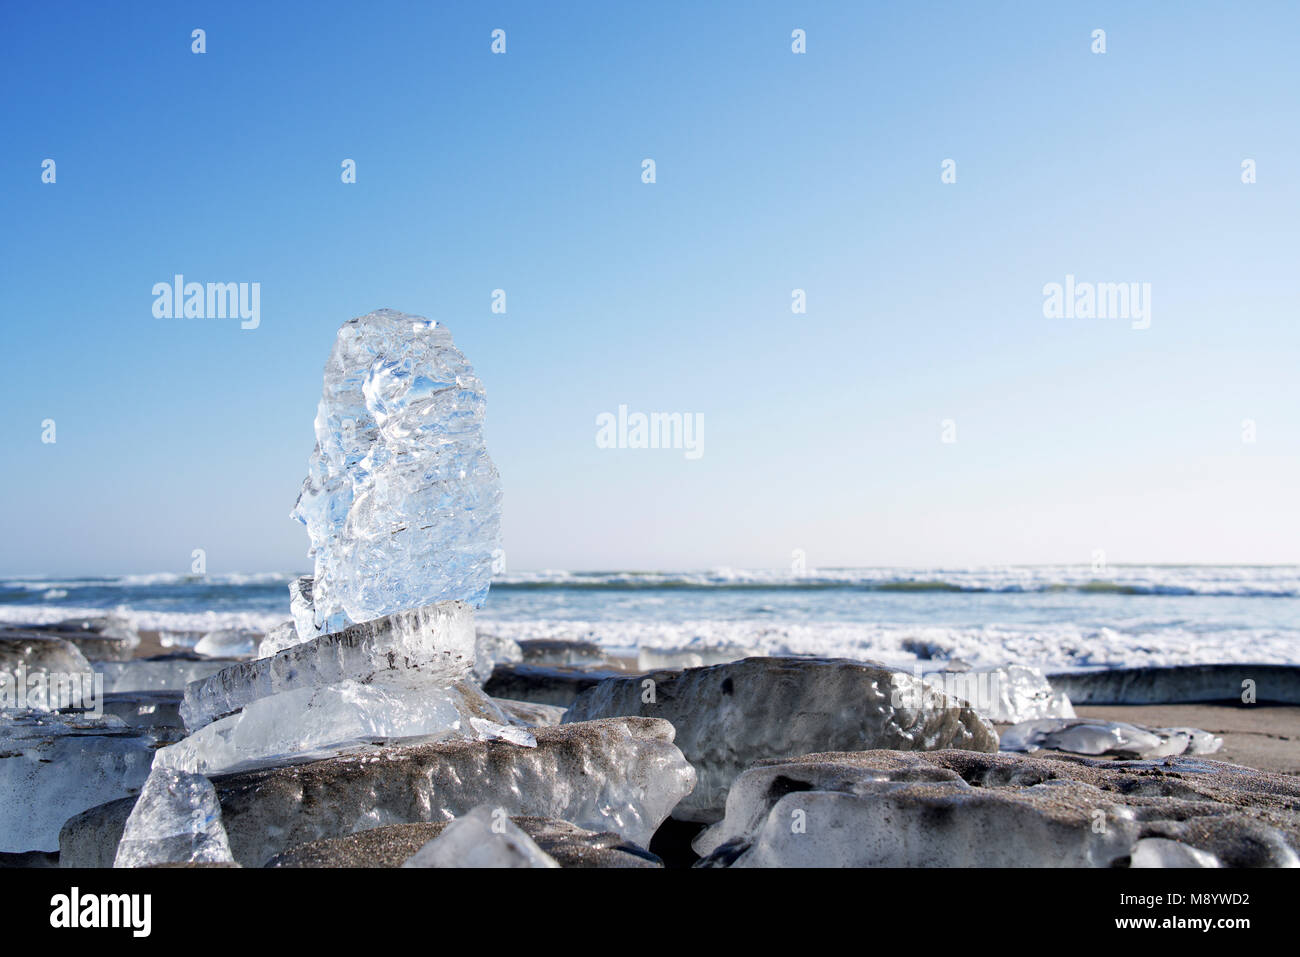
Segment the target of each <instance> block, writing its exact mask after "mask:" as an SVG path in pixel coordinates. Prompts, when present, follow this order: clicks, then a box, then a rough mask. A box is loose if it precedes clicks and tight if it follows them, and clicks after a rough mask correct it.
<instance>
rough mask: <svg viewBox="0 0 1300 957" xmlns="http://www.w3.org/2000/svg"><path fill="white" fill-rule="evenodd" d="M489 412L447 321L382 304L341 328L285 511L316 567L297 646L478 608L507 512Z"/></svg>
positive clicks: (297, 613) (297, 614)
mask: <svg viewBox="0 0 1300 957" xmlns="http://www.w3.org/2000/svg"><path fill="white" fill-rule="evenodd" d="M485 408H486V398H485V395H484V390H483V385H482V383H481V382H480V381H479V379H478V377H477V376H476V375H475V374H474V370H473V368H472V367H471V366H470V364H469V362H468V361H466V359H465V357H464V356H463V355H462V354H461V353H460V351H459V350H458V349H457V348H456V346H455V345H454V344H453V342H452V338H451V333H450V332H449V331H448V330H447V327H446V326H445V325H444V324H442V323H441V322H437V321H432V320H429V319H425V318H423V317H420V316H410V315H406V314H404V313H401V312H396V311H394V310H391V309H382V310H379V311H377V312H372V313H370V314H369V315H366V316H361V317H358V318H356V319H350V320H348V321H347V322H345V323H344V324H343V326H342V328H340V329H339V332H338V336H337V338H336V339H335V343H334V348H333V351H332V352H331V353H330V357H329V360H328V361H327V362H326V365H325V375H324V385H323V389H322V394H321V400H320V404H319V406H318V408H317V413H316V425H315V428H316V449H315V451H314V452H313V453H312V456H311V459H310V462H309V465H308V473H307V478H306V480H305V481H304V482H303V487H302V492H301V494H300V495H299V498H298V503H297V505H296V506H295V507H294V510H293V517H294V518H296V519H298V520H299V521H301V522H302V523H303V524H304V525H306V526H307V531H308V534H309V535H310V537H311V552H310V554H311V557H312V558H313V559H314V562H315V574H314V576H313V581H312V585H311V605H312V609H313V617H312V620H311V625H312V626H313V628H312V630H311V631H310V632H309V633H303V626H304V625H305V624H307V622H306V620H305V616H304V615H302V614H300V611H299V609H295V616H294V617H295V620H296V621H297V622H298V623H299V634H300V635H301V636H302V637H303V638H310V637H313V636H314V635H316V634H322V633H329V632H333V631H337V630H339V629H341V628H343V627H345V626H346V625H348V624H350V623H353V622H364V621H369V620H371V619H373V618H378V617H380V616H382V615H386V614H391V613H393V612H396V611H400V610H403V609H407V608H415V607H419V606H423V605H431V604H434V603H436V602H441V601H447V600H453V599H457V600H462V601H466V602H469V603H470V604H472V605H481V604H482V603H483V601H484V599H485V598H486V597H487V592H488V586H489V584H490V583H491V578H492V556H493V552H494V551H495V550H496V549H498V548H499V547H500V528H499V527H500V512H501V482H500V478H499V476H498V475H497V470H496V466H494V465H493V464H492V460H491V458H490V457H489V456H488V453H487V448H486V447H485V445H484V442H483V417H484V411H485ZM300 604H301V603H300Z"/></svg>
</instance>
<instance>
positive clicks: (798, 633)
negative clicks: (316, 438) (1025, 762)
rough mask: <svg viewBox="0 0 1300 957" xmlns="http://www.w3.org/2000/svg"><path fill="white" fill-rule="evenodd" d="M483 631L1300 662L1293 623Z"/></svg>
mask: <svg viewBox="0 0 1300 957" xmlns="http://www.w3.org/2000/svg"><path fill="white" fill-rule="evenodd" d="M479 631H480V632H487V633H490V634H494V635H499V636H501V637H504V638H510V639H513V640H515V641H524V640H531V639H542V638H549V639H570V640H582V641H592V642H595V643H596V644H598V645H600V646H601V647H603V648H605V649H606V650H607V651H610V652H611V653H614V654H620V655H635V654H636V652H637V650H638V649H640V648H643V647H644V648H686V649H690V650H695V651H704V650H709V649H715V648H722V647H728V648H738V649H743V650H745V651H747V652H748V653H750V654H754V655H773V656H789V655H796V656H818V657H829V658H854V659H863V658H870V659H875V660H877V661H881V662H883V663H885V664H888V665H894V666H897V667H908V668H910V667H911V665H912V664H914V663H917V662H922V663H925V662H932V663H935V664H940V665H941V664H943V663H945V662H948V661H964V662H966V663H968V664H970V665H972V666H975V667H981V666H986V665H1004V664H1023V665H1033V666H1036V667H1039V668H1042V669H1044V670H1070V669H1084V668H1126V667H1144V666H1155V665H1179V664H1216V663H1221V664H1230V663H1237V664H1240V663H1248V662H1254V663H1260V664H1300V636H1298V635H1297V633H1296V632H1294V631H1263V630H1255V629H1224V630H1221V631H1216V632H1213V633H1211V634H1196V633H1193V632H1190V631H1186V630H1182V629H1172V628H1166V629H1161V630H1159V631H1135V632H1123V631H1118V630H1115V629H1112V628H1105V627H1100V628H1090V627H1079V626H1076V625H1072V624H1057V625H1050V626H1035V627H1026V626H999V625H988V626H982V627H969V628H961V627H950V626H916V625H881V624H854V623H839V622H836V623H831V622H825V623H813V624H806V623H787V624H778V623H774V622H772V621H770V620H762V621H758V620H755V621H707V620H706V621H685V622H645V621H556V620H551V621H543V620H537V621H509V620H500V621H499V620H493V619H492V618H491V617H490V616H480V619H479Z"/></svg>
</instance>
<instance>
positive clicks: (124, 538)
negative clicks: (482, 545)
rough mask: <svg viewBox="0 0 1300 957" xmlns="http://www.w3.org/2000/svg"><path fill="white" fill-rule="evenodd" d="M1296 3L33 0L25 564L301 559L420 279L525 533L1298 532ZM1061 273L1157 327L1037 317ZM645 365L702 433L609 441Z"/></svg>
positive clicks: (8, 336)
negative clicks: (353, 351) (799, 50)
mask: <svg viewBox="0 0 1300 957" xmlns="http://www.w3.org/2000/svg"><path fill="white" fill-rule="evenodd" d="M1298 10H1300V8H1296V7H1295V6H1294V5H1288V4H1281V3H1278V4H1258V5H1252V6H1251V7H1250V8H1249V9H1248V10H1247V9H1242V8H1240V7H1236V6H1234V5H1230V4H1226V3H1224V4H1189V3H1176V4H1174V3H1170V4H1142V5H1132V4H1089V5H1087V6H1084V5H1068V6H1067V5H1059V4H1052V5H1048V4H1029V3H1014V4H978V5H976V4H901V3H900V4H893V5H889V6H884V5H866V4H808V5H804V4H790V3H786V4H780V3H745V4H739V3H736V4H661V5H653V6H651V7H646V6H644V5H624V4H616V5H611V4H595V3H593V4H564V5H558V6H556V7H555V8H549V7H548V8H542V7H541V6H540V5H537V4H531V3H530V4H523V3H521V4H468V3H466V4H437V5H434V4H428V3H421V4H400V3H378V4H331V3H310V4H305V3H304V4H290V3H276V4H259V5H253V4H194V5H185V6H184V7H181V6H179V5H166V4H143V3H141V4H126V3H121V4H84V5H65V4H53V5H41V6H39V7H38V6H35V5H24V6H21V7H20V6H18V5H14V4H10V5H6V6H5V8H4V9H3V11H0V29H2V30H3V31H4V34H5V35H6V36H8V37H9V38H10V41H11V42H10V43H9V49H8V50H7V52H6V56H5V58H4V61H3V63H0V81H2V83H3V94H2V99H0V102H2V103H3V111H4V124H3V125H4V130H5V134H6V135H5V137H4V141H3V145H2V146H0V181H3V183H4V184H5V186H4V189H3V190H2V191H0V214H2V215H0V222H3V262H4V269H5V279H4V282H3V285H2V286H0V321H2V322H3V329H4V342H5V346H6V348H4V349H3V350H2V351H0V382H3V390H4V400H5V410H6V414H5V415H4V416H3V417H0V447H3V448H4V450H5V461H4V463H3V465H4V467H3V469H2V470H0V493H2V494H3V497H4V501H5V503H6V507H5V508H4V510H3V518H2V519H0V538H2V539H3V541H4V547H3V549H2V550H0V572H2V573H5V574H22V573H61V574H73V573H119V572H141V571H171V570H174V571H187V570H188V569H189V564H190V554H191V552H192V550H193V549H195V548H203V549H204V550H205V551H206V552H207V555H208V569H209V571H213V572H221V571H232V570H243V571H255V570H272V569H299V568H306V567H307V565H308V563H307V560H306V549H307V538H306V533H305V531H304V530H303V529H302V527H301V526H299V525H298V524H296V523H294V522H291V521H290V520H289V519H288V517H287V516H288V512H289V510H290V508H291V507H292V505H293V502H294V499H295V497H296V494H297V489H298V486H299V484H300V482H301V480H302V476H303V474H304V472H305V468H306V462H307V457H308V455H309V454H310V452H311V448H312V444H313V435H312V418H313V415H314V410H315V404H316V401H317V399H318V398H319V393H320V377H321V368H322V365H323V363H324V360H325V357H326V356H327V354H328V353H329V349H330V346H331V343H332V340H333V336H334V332H335V330H336V329H337V327H338V326H339V325H340V324H341V323H342V322H343V321H345V320H346V319H348V318H350V317H352V316H355V315H360V314H362V313H365V312H368V311H370V310H372V309H375V308H379V307H385V306H386V307H391V308H397V309H401V310H404V311H407V312H412V313H419V314H422V315H427V316H430V317H433V318H438V319H442V320H445V321H446V322H447V323H448V324H449V326H450V327H451V329H452V332H453V334H454V336H455V338H456V341H457V344H458V345H459V346H460V348H461V349H462V350H463V351H464V352H465V354H466V355H467V356H468V357H469V358H470V360H471V361H472V362H473V363H474V365H475V367H476V369H477V371H478V372H479V374H480V376H481V377H482V379H483V381H484V383H485V385H486V387H487V390H488V427H487V437H488V444H489V448H490V450H491V451H492V454H493V456H494V458H495V459H496V462H497V464H498V467H499V468H500V471H501V474H502V478H503V482H504V486H505V524H504V531H505V546H506V551H507V555H508V560H509V563H510V566H511V567H512V568H516V569H527V568H560V567H567V568H696V567H711V566H716V565H733V566H750V567H754V566H763V567H780V566H784V565H786V564H788V563H789V561H790V554H791V551H792V550H793V549H796V548H799V549H803V550H804V551H805V552H806V553H807V556H808V557H807V561H808V563H809V565H810V566H832V565H881V564H912V565H955V564H997V563H1004V562H1088V561H1089V560H1090V559H1091V556H1092V552H1093V550H1094V549H1104V550H1105V552H1106V554H1107V557H1108V560H1110V561H1112V562H1125V561H1133V562H1142V561H1172V562H1213V561H1227V562H1293V561H1296V560H1297V559H1300V551H1298V546H1297V543H1298V542H1300V517H1298V516H1300V510H1298V509H1297V508H1296V501H1295V496H1296V490H1297V488H1300V454H1298V451H1297V450H1298V449H1300V421H1298V420H1297V413H1298V412H1300V376H1297V371H1296V370H1297V366H1298V362H1297V360H1300V327H1298V325H1297V321H1298V320H1300V311H1298V310H1297V305H1300V290H1298V289H1297V282H1296V280H1297V276H1300V269H1298V268H1297V252H1298V251H1300V249H1298V247H1300V241H1298V240H1297V231H1296V225H1295V224H1296V222H1297V213H1298V212H1300V186H1298V184H1300V122H1298V121H1300V115H1298V114H1300V96H1298V95H1297V89H1298V83H1297V81H1298V80H1300V69H1297V66H1296V58H1295V46H1294V38H1295V36H1296V35H1297V32H1300V12H1298ZM195 28H203V29H204V30H206V34H207V52H206V53H204V54H202V55H196V54H194V53H192V52H191V49H190V48H191V38H190V35H191V31H192V30H193V29H195ZM495 28H501V29H504V30H506V36H507V52H506V54H505V55H493V54H492V53H491V51H490V43H491V37H490V34H491V31H492V30H493V29H495ZM795 28H801V29H804V30H805V31H806V32H807V53H806V54H803V55H795V54H793V53H792V52H791V49H790V43H791V40H790V34H791V31H792V30H793V29H795ZM1097 28H1101V29H1104V30H1105V31H1106V42H1107V52H1106V53H1105V54H1104V55H1097V54H1094V53H1092V52H1091V50H1090V44H1091V42H1092V41H1091V37H1090V35H1091V33H1092V31H1093V30H1094V29H1097ZM46 158H53V159H54V160H55V161H56V163H57V181H56V182H55V183H54V184H45V183H42V182H41V162H42V160H44V159H46ZM346 158H350V159H354V160H355V161H356V163H357V182H356V183H355V184H343V183H342V182H341V181H340V164H341V162H342V161H343V160H344V159H346ZM645 158H653V159H654V160H655V162H656V173H657V182H655V183H654V184H652V185H651V184H645V183H643V182H642V181H641V163H642V160H643V159H645ZM947 158H952V159H954V160H955V161H956V163H957V182H956V183H953V184H944V183H942V182H941V181H940V172H941V170H940V165H941V163H942V162H943V160H945V159H947ZM1246 158H1250V159H1254V160H1255V161H1256V164H1257V170H1258V182H1256V183H1254V184H1251V185H1245V184H1243V183H1242V182H1241V163H1242V160H1243V159H1246ZM175 273H183V274H184V275H185V276H186V277H187V279H190V280H195V281H201V282H207V281H213V282H216V281H220V282H231V281H234V282H253V281H256V282H260V283H261V290H262V303H261V307H262V309H261V311H262V316H261V325H260V327H259V328H257V329H255V330H241V329H240V328H239V325H238V323H237V321H231V320H207V319H203V320H197V319H191V320H186V319H157V318H155V317H154V316H153V314H152V304H153V297H152V294H151V288H152V286H153V284H154V283H156V282H160V281H161V282H166V281H170V279H171V277H172V276H173V275H174V274H175ZM1067 274H1072V275H1075V276H1076V277H1078V279H1080V280H1083V281H1095V282H1129V281H1134V282H1146V283H1150V284H1151V290H1152V293H1151V300H1152V301H1151V307H1152V308H1151V327H1150V328H1149V329H1145V330H1134V329H1132V328H1130V323H1129V322H1128V321H1127V320H1123V319H1104V320H1102V319H1094V320H1086V319H1048V318H1045V317H1044V315H1043V309H1042V303H1043V293H1042V289H1043V286H1044V284H1045V283H1049V282H1063V281H1064V277H1065V276H1066V275H1067ZM497 288H501V289H504V290H506V293H507V303H508V308H507V313H506V314H505V315H494V314H493V313H492V312H491V311H490V297H491V293H492V290H494V289H497ZM795 288H802V289H805V290H806V292H807V298H808V311H807V313H806V314H803V315H796V314H792V312H791V309H790V303H791V290H793V289H795ZM619 404H627V405H628V406H629V407H630V408H632V409H633V410H640V411H646V412H650V411H669V412H671V411H681V412H691V413H699V414H701V415H702V416H703V420H704V446H703V448H704V454H703V456H702V457H701V458H699V459H698V460H688V459H686V458H685V456H684V455H683V454H682V453H681V452H677V451H672V450H631V449H612V450H611V449H600V448H597V446H596V443H595V438H594V437H595V431H596V427H595V420H596V416H597V415H598V414H600V413H601V412H612V411H615V410H617V408H618V406H619ZM46 419H54V420H55V422H56V428H57V442H56V443H54V444H46V443H42V442H41V434H42V425H41V424H42V422H43V421H44V420H46ZM945 419H951V420H953V422H955V424H956V430H957V432H956V434H957V441H956V442H955V443H944V442H941V441H940V436H941V422H942V421H943V420H945ZM1245 419H1251V420H1253V421H1254V422H1255V423H1256V427H1257V438H1256V441H1255V442H1253V443H1246V442H1243V441H1242V422H1243V420H1245Z"/></svg>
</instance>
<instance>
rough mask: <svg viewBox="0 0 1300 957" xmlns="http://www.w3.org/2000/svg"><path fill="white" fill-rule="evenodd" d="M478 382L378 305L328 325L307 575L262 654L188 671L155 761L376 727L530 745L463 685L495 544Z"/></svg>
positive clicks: (216, 764)
mask: <svg viewBox="0 0 1300 957" xmlns="http://www.w3.org/2000/svg"><path fill="white" fill-rule="evenodd" d="M484 407H485V399H484V394H483V386H482V384H481V383H480V382H479V380H478V378H477V376H475V375H474V370H473V369H472V368H471V367H470V365H469V363H468V362H467V361H466V360H465V357H464V356H463V355H461V353H460V352H459V351H458V350H457V349H456V347H455V346H454V345H453V344H452V340H451V334H450V333H449V332H448V331H447V329H446V327H445V326H444V325H442V324H441V323H438V322H433V321H430V320H428V319H424V318H421V317H419V316H408V315H405V314H403V313H399V312H394V311H392V310H380V311H379V312H374V313H371V314H370V315H367V316H362V317H360V318H357V319H352V320H349V321H348V322H346V323H344V324H343V327H342V328H341V329H340V330H339V333H338V337H337V339H336V340H335V343H334V349H333V351H332V352H331V353H330V357H329V361H328V362H327V363H326V366H325V381H324V388H323V390H322V394H321V400H320V405H319V407H318V409H317V414H316V450H315V451H314V452H313V453H312V456H311V461H310V465H309V469H308V475H307V479H306V481H305V482H304V483H303V488H302V493H301V495H300V496H299V499H298V504H297V506H296V507H295V509H294V512H293V517H295V518H297V519H298V520H299V521H301V522H303V523H304V524H305V525H306V526H307V531H308V533H309V535H310V537H311V555H312V558H313V559H314V561H315V576H314V578H301V579H298V580H297V581H295V582H294V583H293V584H292V585H291V586H290V589H289V591H290V609H289V610H290V613H291V615H292V617H293V624H292V626H291V625H290V624H289V623H288V622H286V623H285V624H284V625H282V626H280V627H279V628H276V629H274V630H273V632H272V633H271V634H269V635H268V636H267V637H266V639H265V640H264V641H263V643H262V646H261V648H260V653H261V654H262V657H260V658H258V659H257V660H255V661H247V662H241V663H239V664H237V665H235V666H233V667H230V668H227V669H225V670H224V671H220V672H218V673H216V674H214V675H212V676H210V677H208V678H205V679H203V680H200V681H196V682H193V683H191V684H190V685H189V686H188V687H187V689H186V693H185V701H184V703H183V705H182V708H181V713H182V716H183V717H184V719H185V724H186V727H187V728H188V729H189V731H190V732H191V734H190V736H189V737H188V738H186V739H185V740H184V741H181V742H179V743H178V744H176V745H174V746H172V747H169V748H165V749H163V750H162V751H160V752H159V756H158V760H157V764H158V765H159V766H165V767H170V768H175V769H178V770H182V771H186V772H190V773H198V774H213V773H217V772H220V771H228V770H231V769H233V768H249V767H256V766H259V765H262V764H267V763H272V762H275V761H278V760H280V759H284V758H302V757H308V756H310V757H320V756H322V755H323V754H328V753H331V752H337V751H338V750H340V749H344V748H347V747H349V746H352V745H355V744H357V743H360V742H367V741H373V740H375V739H384V740H389V739H394V738H422V739H426V740H488V739H493V738H501V739H504V740H508V741H512V742H514V743H516V744H521V745H524V746H529V745H531V744H533V743H534V742H533V739H532V737H531V735H529V734H528V733H526V732H522V731H521V730H520V729H518V728H515V727H513V726H512V725H511V722H510V719H509V718H508V717H507V716H506V715H505V714H504V713H502V712H501V710H500V709H499V708H498V707H497V706H496V705H495V704H494V703H493V702H492V700H491V699H490V698H488V697H487V696H486V695H485V694H484V693H483V692H482V690H481V689H480V688H479V687H478V685H477V684H476V683H475V682H474V680H473V668H474V664H475V647H476V642H475V633H474V609H473V606H474V605H478V604H482V602H483V600H484V598H485V597H486V595H487V590H488V586H489V584H490V582H491V577H492V561H493V555H494V553H495V552H496V551H497V550H498V545H499V524H500V503H501V486H500V481H499V479H498V476H497V471H496V468H495V466H493V464H492V460H491V459H490V458H489V457H488V454H487V449H486V448H485V447H484V444H483V435H482V425H483V413H484Z"/></svg>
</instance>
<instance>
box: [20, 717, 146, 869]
mask: <svg viewBox="0 0 1300 957" xmlns="http://www.w3.org/2000/svg"><path fill="white" fill-rule="evenodd" d="M158 743H159V742H158V739H157V738H156V737H155V736H154V735H153V734H151V733H149V732H148V731H145V730H140V729H136V728H128V727H127V726H126V724H125V723H124V722H123V721H122V720H121V719H119V718H115V717H109V716H105V717H103V718H98V719H96V718H90V717H81V716H74V715H59V714H41V715H36V714H32V713H30V712H28V713H15V712H8V713H5V714H3V715H0V851H10V852H12V851H52V850H54V849H56V848H57V847H58V846H59V828H61V827H62V826H63V822H64V821H66V820H67V819H68V818H70V817H72V816H73V815H74V814H79V813H80V812H82V811H84V810H86V809H87V808H91V807H94V806H96V805H97V804H103V803H104V802H105V801H112V800H114V799H115V798H121V797H125V796H127V795H129V794H132V793H134V792H135V790H136V789H137V788H139V787H140V786H141V785H142V784H144V782H145V779H146V778H148V777H149V768H150V765H151V764H152V763H153V756H154V749H155V748H156V747H157V746H158Z"/></svg>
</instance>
